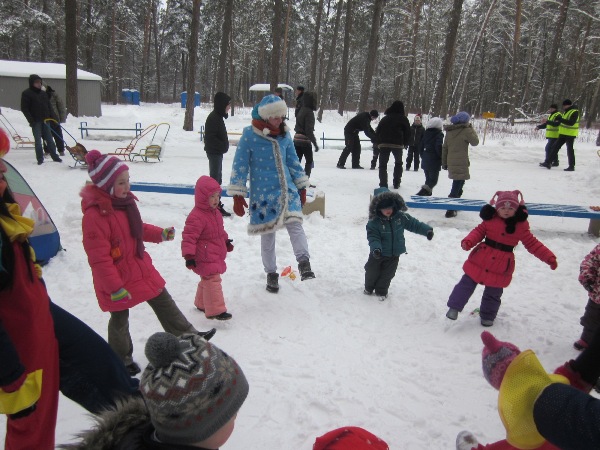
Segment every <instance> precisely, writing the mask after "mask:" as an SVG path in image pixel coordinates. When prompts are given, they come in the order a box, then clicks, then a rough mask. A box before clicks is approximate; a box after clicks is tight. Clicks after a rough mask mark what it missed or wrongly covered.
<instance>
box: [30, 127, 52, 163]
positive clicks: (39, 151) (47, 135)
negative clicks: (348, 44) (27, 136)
mask: <svg viewBox="0 0 600 450" xmlns="http://www.w3.org/2000/svg"><path fill="white" fill-rule="evenodd" d="M31 131H32V132H33V139H34V140H35V158H36V159H37V162H39V163H41V162H44V147H43V145H42V138H43V139H44V140H45V141H46V145H47V146H48V150H49V151H50V156H51V157H52V159H53V160H56V159H58V155H57V154H56V145H55V144H54V138H53V137H52V132H51V131H50V128H49V127H47V126H46V125H45V124H44V122H34V123H33V125H31Z"/></svg>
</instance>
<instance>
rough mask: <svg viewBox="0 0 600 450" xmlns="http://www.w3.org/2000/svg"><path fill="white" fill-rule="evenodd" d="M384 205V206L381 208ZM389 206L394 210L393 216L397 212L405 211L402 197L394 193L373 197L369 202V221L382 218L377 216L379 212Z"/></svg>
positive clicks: (383, 193)
mask: <svg viewBox="0 0 600 450" xmlns="http://www.w3.org/2000/svg"><path fill="white" fill-rule="evenodd" d="M382 205H385V206H382ZM388 205H389V206H391V207H393V208H394V213H393V214H392V215H394V214H396V213H397V212H398V211H406V210H407V207H406V203H405V202H404V199H403V198H402V196H401V195H400V194H398V193H396V192H391V191H388V192H382V193H381V194H378V195H376V196H374V197H373V199H372V200H371V204H370V205H369V220H371V219H374V218H375V217H382V216H381V214H379V210H380V209H381V208H383V207H388Z"/></svg>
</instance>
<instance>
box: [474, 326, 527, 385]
mask: <svg viewBox="0 0 600 450" xmlns="http://www.w3.org/2000/svg"><path fill="white" fill-rule="evenodd" d="M481 340H482V341H483V351H482V352H481V356H482V360H483V361H482V362H483V376H484V377H485V379H486V380H487V381H488V383H490V384H491V385H492V387H493V388H494V389H496V390H498V389H500V385H501V384H502V379H503V378H504V374H505V373H506V369H508V366H510V363H511V362H512V361H513V359H515V357H516V356H517V355H518V354H519V353H521V350H519V348H518V347H517V346H516V345H513V344H511V343H510V342H502V341H499V340H497V339H496V338H495V337H494V335H493V334H492V333H489V332H487V331H484V332H483V333H481Z"/></svg>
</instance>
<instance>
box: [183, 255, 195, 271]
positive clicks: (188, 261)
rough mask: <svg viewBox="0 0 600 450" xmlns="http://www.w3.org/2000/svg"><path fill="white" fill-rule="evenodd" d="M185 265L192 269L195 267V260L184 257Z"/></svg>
mask: <svg viewBox="0 0 600 450" xmlns="http://www.w3.org/2000/svg"><path fill="white" fill-rule="evenodd" d="M185 267H187V268H188V269H189V270H193V269H194V267H196V260H195V259H194V258H193V257H191V256H190V257H186V258H185Z"/></svg>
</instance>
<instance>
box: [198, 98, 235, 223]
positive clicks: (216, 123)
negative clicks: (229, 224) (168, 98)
mask: <svg viewBox="0 0 600 450" xmlns="http://www.w3.org/2000/svg"><path fill="white" fill-rule="evenodd" d="M230 109H231V97H230V96H229V95H227V94H225V93H224V92H217V93H216V94H215V98H214V108H213V110H212V111H211V112H210V114H209V115H208V117H207V118H206V122H205V124H204V151H205V152H206V156H207V157H208V171H209V174H210V176H211V177H212V178H214V179H215V180H217V183H219V184H221V183H222V181H223V155H224V154H225V153H227V151H228V150H229V138H228V137H227V128H226V127H225V119H227V117H229V110H230ZM219 211H221V214H222V215H223V216H225V217H229V216H231V213H229V212H227V211H225V209H224V208H223V204H222V203H220V202H219Z"/></svg>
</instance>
